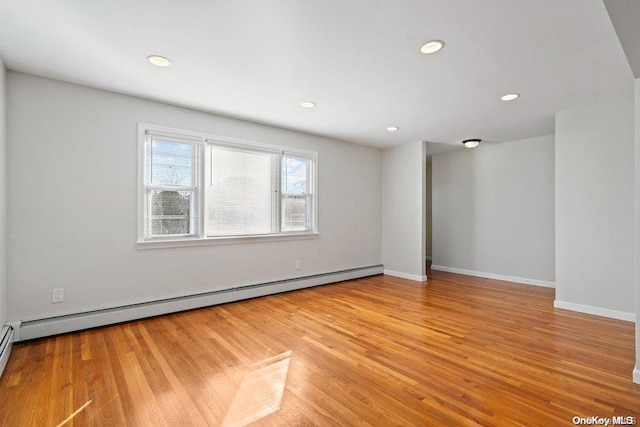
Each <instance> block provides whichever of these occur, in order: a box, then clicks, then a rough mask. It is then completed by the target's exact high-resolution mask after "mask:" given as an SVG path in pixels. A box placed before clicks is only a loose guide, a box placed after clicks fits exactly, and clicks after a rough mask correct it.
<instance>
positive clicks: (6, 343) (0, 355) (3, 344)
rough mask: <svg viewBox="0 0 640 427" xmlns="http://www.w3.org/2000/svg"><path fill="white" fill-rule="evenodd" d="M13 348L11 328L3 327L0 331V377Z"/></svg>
mask: <svg viewBox="0 0 640 427" xmlns="http://www.w3.org/2000/svg"><path fill="white" fill-rule="evenodd" d="M12 347H13V328H12V327H11V326H3V327H2V331H0V375H2V373H3V372H4V367H5V366H7V362H8V361H9V355H10V354H11V348H12Z"/></svg>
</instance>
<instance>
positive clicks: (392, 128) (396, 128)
mask: <svg viewBox="0 0 640 427" xmlns="http://www.w3.org/2000/svg"><path fill="white" fill-rule="evenodd" d="M398 129H400V128H399V127H398V126H389V127H388V128H387V130H388V131H389V132H395V131H397V130H398Z"/></svg>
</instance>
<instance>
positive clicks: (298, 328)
mask: <svg viewBox="0 0 640 427" xmlns="http://www.w3.org/2000/svg"><path fill="white" fill-rule="evenodd" d="M553 296H554V291H553V289H547V288H540V287H535V286H525V285H516V284H511V283H507V282H500V281H494V280H488V279H478V278H471V277H467V276H461V275H456V274H450V273H443V272H431V274H430V275H429V281H428V282H426V283H418V282H411V281H407V280H403V279H398V278H394V277H390V276H375V277H370V278H365V279H359V280H351V281H347V282H342V283H338V284H333V285H326V286H321V287H317V288H312V289H306V290H302V291H296V292H290V293H286V294H280V295H274V296H269V297H264V298H258V299H253V300H248V301H242V302H236V303H232V304H226V305H221V306H216V307H210V308H206V309H201V310H194V311H189V312H184V313H178V314H174V315H168V316H161V317H156V318H152V319H146V320H142V321H136V322H131V323H127V324H122V325H116V326H111V327H105V328H101V329H95V330H91V331H84V332H78V333H73V334H68V335H63V336H58V337H53V338H49V339H42V340H36V341H32V342H27V343H21V344H17V345H16V346H15V347H14V350H13V354H12V356H11V359H10V361H9V363H8V365H7V368H6V370H5V373H4V374H3V376H2V378H1V379H0V425H2V426H57V425H60V424H64V425H68V426H71V425H76V426H85V425H96V426H102V425H116V426H124V425H131V426H155V425H246V424H251V423H255V424H257V425H269V426H271V425H287V426H290V425H384V426H387V425H446V426H454V425H455V426H462V425H475V424H481V425H533V426H535V425H540V426H543V425H544V426H559V425H573V424H572V418H573V417H574V416H581V417H588V416H594V415H596V416H603V417H610V416H618V415H623V416H634V417H636V418H640V385H636V384H633V383H632V382H631V372H632V370H633V365H634V335H633V334H634V325H633V324H632V323H629V322H622V321H615V320H610V319H605V318H600V317H595V316H588V315H582V314H577V313H573V312H569V311H564V310H558V309H554V308H553Z"/></svg>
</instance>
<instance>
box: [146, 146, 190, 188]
mask: <svg viewBox="0 0 640 427" xmlns="http://www.w3.org/2000/svg"><path fill="white" fill-rule="evenodd" d="M145 148H146V153H145V155H146V176H145V180H146V183H147V184H151V185H157V186H165V187H168V186H175V187H178V186H179V187H194V179H195V173H194V171H195V159H196V146H195V145H194V144H189V143H179V142H173V141H162V140H160V139H156V138H153V139H151V140H150V141H149V142H147V145H146V147H145Z"/></svg>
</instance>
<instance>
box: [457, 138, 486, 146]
mask: <svg viewBox="0 0 640 427" xmlns="http://www.w3.org/2000/svg"><path fill="white" fill-rule="evenodd" d="M480 141H482V140H481V139H465V140H464V141H462V143H463V144H464V146H465V147H467V148H476V147H477V146H478V145H480Z"/></svg>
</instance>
